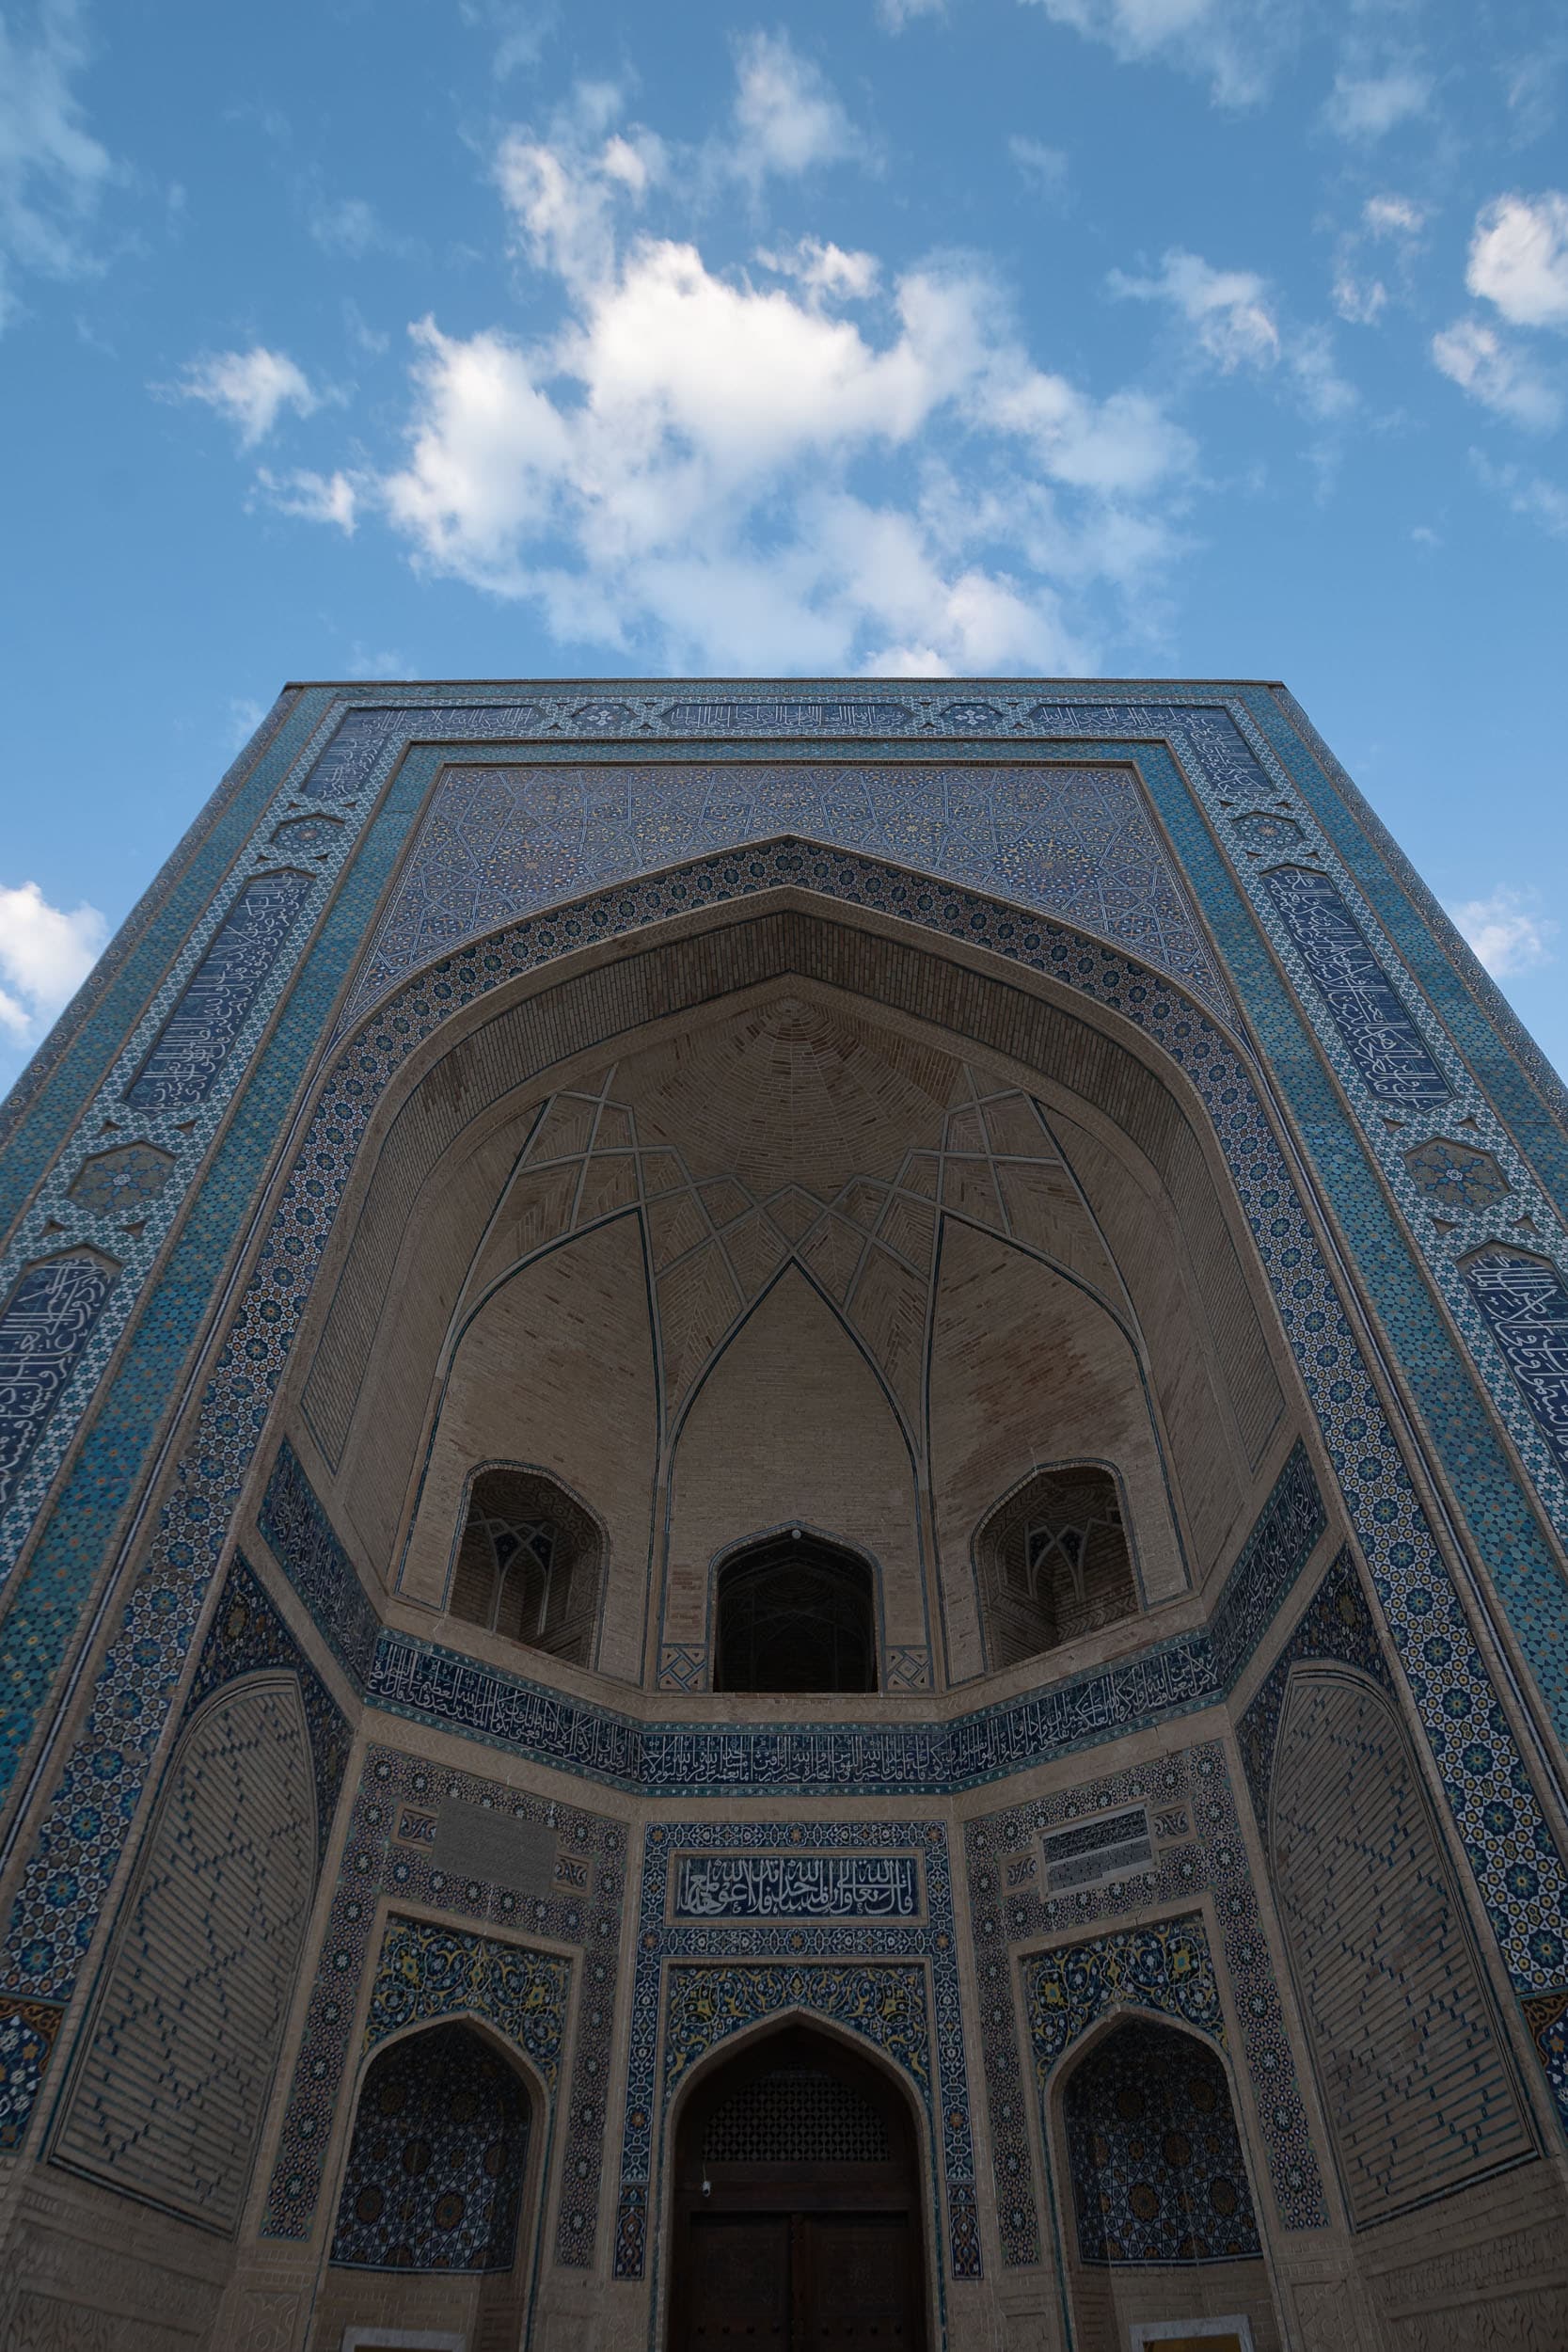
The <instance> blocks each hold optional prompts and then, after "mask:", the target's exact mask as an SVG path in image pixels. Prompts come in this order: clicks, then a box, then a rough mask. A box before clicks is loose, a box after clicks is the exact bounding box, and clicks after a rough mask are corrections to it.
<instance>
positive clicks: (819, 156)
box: [733, 33, 862, 181]
mask: <svg viewBox="0 0 1568 2352" xmlns="http://www.w3.org/2000/svg"><path fill="white" fill-rule="evenodd" d="M736 80H737V84H738V87H737V88H736V98H735V147H734V156H733V165H734V169H735V170H736V173H737V174H738V176H739V177H740V178H742V179H745V180H752V181H760V180H762V179H763V178H764V177H765V176H766V175H767V174H768V172H776V173H779V174H780V175H781V176H783V177H784V178H786V179H794V178H799V176H800V173H801V172H804V171H809V170H811V168H812V167H813V166H814V165H816V164H833V163H842V162H843V161H845V160H846V159H847V157H851V156H854V155H857V154H859V153H860V152H861V151H862V142H861V140H860V138H859V136H858V135H857V133H856V131H855V127H854V125H853V124H852V123H851V121H850V119H849V118H848V116H847V114H846V113H845V111H844V108H843V106H842V105H841V104H840V103H839V101H838V99H837V98H836V97H835V96H834V94H833V92H832V89H831V88H830V87H829V85H828V83H827V81H826V80H825V79H824V77H823V75H822V72H821V71H820V70H819V68H817V67H816V66H815V65H813V64H812V63H811V62H810V60H809V59H808V58H805V57H801V56H798V55H797V53H796V51H795V50H794V48H793V47H792V46H791V44H790V41H789V38H788V36H787V35H786V34H784V33H771V34H770V33H752V34H750V35H749V36H748V37H747V38H746V39H745V40H741V41H739V42H737V43H736Z"/></svg>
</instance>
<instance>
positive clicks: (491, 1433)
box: [377, 1216, 658, 1679]
mask: <svg viewBox="0 0 1568 2352" xmlns="http://www.w3.org/2000/svg"><path fill="white" fill-rule="evenodd" d="M657 1430H658V1402H657V1369H656V1363H655V1357H654V1336H653V1328H652V1324H651V1321H650V1316H649V1306H648V1286H647V1277H646V1268H645V1263H644V1258H643V1250H642V1243H641V1234H640V1232H639V1230H638V1225H637V1221H636V1219H635V1218H634V1217H628V1216H620V1217H616V1218H613V1219H611V1220H610V1222H608V1223H605V1224H600V1225H595V1226H593V1227H591V1228H590V1229H589V1230H588V1231H587V1232H581V1233H578V1234H576V1235H574V1236H572V1237H569V1238H568V1239H567V1240H565V1241H563V1242H561V1243H559V1244H557V1245H555V1246H552V1247H548V1248H545V1249H544V1250H543V1251H542V1253H541V1254H539V1255H538V1256H536V1257H533V1258H531V1259H530V1260H529V1261H528V1263H525V1264H524V1265H523V1266H522V1267H520V1268H519V1269H518V1270H517V1271H516V1272H515V1274H512V1275H510V1276H508V1277H506V1278H505V1279H500V1280H499V1281H498V1282H496V1283H495V1285H494V1286H493V1287H492V1288H490V1289H489V1291H488V1292H487V1293H486V1294H485V1295H483V1297H482V1298H481V1300H480V1303H479V1304H478V1305H477V1306H476V1307H475V1308H474V1309H473V1311H472V1312H471V1314H469V1315H468V1317H467V1320H466V1321H465V1322H464V1323H463V1325H462V1327H461V1329H460V1331H459V1334H458V1337H457V1340H456V1343H455V1344H454V1346H453V1347H452V1349H451V1354H450V1357H449V1360H448V1362H447V1364H446V1365H445V1367H444V1368H443V1370H442V1371H441V1373H440V1374H439V1375H438V1376H437V1378H436V1382H435V1383H434V1384H433V1390H432V1397H431V1404H430V1411H429V1431H428V1435H427V1438H426V1440H425V1447H424V1459H423V1461H422V1463H420V1465H419V1468H420V1478H419V1485H418V1503H417V1510H416V1512H415V1515H414V1517H413V1520H412V1524H411V1527H410V1529H409V1533H408V1537H407V1542H406V1547H405V1549H404V1558H403V1564H402V1572H401V1585H402V1589H403V1590H404V1592H405V1593H406V1594H407V1595H408V1596H409V1597H411V1598H413V1599H416V1600H419V1601H422V1602H423V1603H424V1604H425V1605H426V1606H427V1607H430V1608H436V1609H440V1608H445V1609H447V1610H448V1611H449V1612H450V1613H451V1616H450V1620H449V1623H450V1627H451V1638H452V1639H454V1640H455V1641H457V1642H458V1643H459V1644H462V1645H467V1646H483V1643H482V1641H481V1639H480V1637H481V1635H482V1634H483V1632H484V1630H485V1629H484V1628H483V1626H481V1625H480V1624H479V1622H478V1620H477V1618H476V1617H475V1615H474V1614H472V1613H471V1611H472V1609H473V1607H474V1600H473V1597H472V1596H473V1586H474V1583H475V1582H476V1581H477V1568H478V1565H479V1562H478V1552H479V1544H478V1541H477V1538H476V1539H475V1540H474V1541H473V1542H470V1543H469V1546H468V1570H469V1571H470V1573H469V1574H466V1573H465V1568H464V1544H465V1542H466V1541H467V1536H468V1530H469V1526H470V1522H471V1519H472V1517H473V1510H474V1496H475V1493H476V1489H477V1483H478V1481H479V1479H480V1478H481V1477H486V1478H490V1477H499V1476H503V1475H504V1469H503V1466H504V1465H506V1464H508V1463H511V1464H514V1465H519V1466H521V1467H520V1468H519V1470H518V1471H517V1472H516V1475H519V1476H522V1477H525V1478H526V1477H528V1476H532V1477H534V1478H536V1479H537V1480H539V1481H541V1482H542V1484H541V1486H540V1488H539V1493H538V1495H537V1497H536V1500H537V1501H538V1502H540V1507H541V1510H542V1511H543V1512H544V1515H545V1516H546V1517H548V1518H551V1519H552V1521H553V1523H554V1524H555V1525H557V1526H558V1527H560V1528H561V1530H562V1534H563V1535H564V1537H565V1540H566V1543H567V1548H568V1552H569V1555H570V1557H571V1559H572V1561H573V1563H574V1565H573V1568H572V1573H571V1578H570V1581H569V1583H568V1584H567V1585H566V1586H564V1587H560V1588H558V1592H557V1603H558V1607H564V1609H565V1611H566V1614H565V1615H564V1616H557V1617H556V1618H555V1619H553V1620H552V1619H551V1618H550V1617H549V1615H548V1613H547V1612H546V1622H545V1625H544V1627H543V1629H542V1630H543V1632H544V1634H545V1636H546V1638H545V1639H544V1641H543V1642H539V1641H537V1640H534V1638H533V1636H532V1635H531V1634H528V1633H525V1632H523V1631H522V1630H521V1629H520V1626H519V1627H518V1628H514V1627H513V1626H512V1625H510V1624H503V1625H500V1626H499V1628H498V1629H497V1631H498V1634H499V1638H500V1639H501V1640H503V1641H504V1640H506V1639H507V1638H508V1637H510V1638H511V1639H512V1640H528V1641H531V1643H532V1645H533V1646H535V1647H541V1648H543V1649H545V1650H546V1651H547V1652H550V1653H551V1654H553V1655H554V1656H556V1657H558V1658H561V1659H563V1660H566V1661H571V1662H575V1663H578V1664H581V1665H585V1666H588V1665H596V1666H598V1667H599V1668H600V1670H601V1671H603V1672H606V1673H610V1674H614V1675H617V1676H620V1677H625V1678H626V1679H635V1678H636V1677H637V1676H638V1674H639V1672H640V1670H641V1655H642V1642H643V1634H644V1616H645V1611H646V1585H647V1575H648V1553H649V1543H650V1535H651V1523H652V1521H651V1515H652V1507H653V1495H654V1485H655V1476H656V1470H657ZM386 1469H387V1475H388V1487H389V1489H390V1491H389V1493H388V1497H386V1498H384V1499H383V1502H381V1504H379V1505H378V1506H377V1507H378V1508H379V1509H380V1510H381V1511H382V1513H383V1517H382V1519H381V1522H380V1525H381V1528H382V1537H383V1540H385V1541H388V1542H390V1541H391V1540H392V1534H393V1530H394V1529H395V1525H396V1516H395V1515H396V1507H397V1506H396V1500H395V1489H391V1488H390V1482H391V1472H392V1465H391V1463H390V1462H389V1461H388V1463H387V1465H386ZM408 1476H409V1466H408V1465H407V1463H404V1465H403V1468H402V1470H401V1473H400V1478H399V1484H400V1485H403V1486H406V1485H407V1483H408ZM551 1495H553V1498H554V1500H553V1502H549V1505H548V1509H547V1510H546V1508H545V1504H546V1500H547V1498H548V1497H549V1496H551ZM524 1517H525V1518H526V1517H527V1513H526V1512H525V1514H524ZM525 1606H526V1602H525ZM470 1628H472V1629H473V1630H472V1631H470V1630H469V1629H470ZM503 1654H504V1653H503V1652H501V1651H500V1650H499V1649H498V1650H497V1652H496V1655H497V1656H498V1657H499V1656H501V1655H503ZM514 1662H515V1661H514Z"/></svg>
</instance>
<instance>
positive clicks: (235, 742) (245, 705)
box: [229, 694, 267, 752]
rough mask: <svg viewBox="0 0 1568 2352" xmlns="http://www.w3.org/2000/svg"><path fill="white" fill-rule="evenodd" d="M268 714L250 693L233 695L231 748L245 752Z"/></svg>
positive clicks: (231, 704) (230, 733) (230, 732)
mask: <svg viewBox="0 0 1568 2352" xmlns="http://www.w3.org/2000/svg"><path fill="white" fill-rule="evenodd" d="M266 715H267V714H266V711H265V709H264V708H263V707H262V706H261V704H260V703H259V702H257V701H256V700H255V699H254V697H253V696H251V695H248V694H235V695H234V696H232V697H231V699H230V705H229V748H230V751H231V752H243V751H244V749H245V745H246V744H247V743H248V742H249V740H250V739H251V737H252V736H253V735H254V734H255V732H256V730H257V728H258V727H259V726H260V725H261V722H262V720H263V719H264V718H265V717H266Z"/></svg>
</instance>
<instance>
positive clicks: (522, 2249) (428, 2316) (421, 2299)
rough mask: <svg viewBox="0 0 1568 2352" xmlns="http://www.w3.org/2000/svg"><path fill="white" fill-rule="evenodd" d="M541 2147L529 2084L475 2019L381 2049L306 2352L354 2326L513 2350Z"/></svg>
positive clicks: (519, 2061) (522, 2308)
mask: <svg viewBox="0 0 1568 2352" xmlns="http://www.w3.org/2000/svg"><path fill="white" fill-rule="evenodd" d="M545 2137H546V2134H545V2131H544V2102H543V2097H542V2094H541V2091H540V2088H539V2086H538V2084H537V2082H536V2080H535V2078H534V2077H533V2075H532V2074H531V2070H530V2069H529V2067H528V2065H527V2063H526V2061H525V2060H524V2059H523V2058H521V2056H520V2055H519V2053H517V2052H516V2051H515V2049H514V2048H512V2047H511V2046H510V2045H509V2044H507V2043H506V2042H503V2041H502V2039H501V2038H500V2036H499V2035H498V2034H496V2033H494V2032H493V2031H492V2030H491V2029H490V2028H489V2027H488V2026H486V2025H484V2024H483V2022H482V2021H480V2020H479V2019H477V2018H470V2017H456V2018H450V2019H443V2020H441V2021H439V2022H437V2023H433V2024H428V2025H420V2026H415V2027H413V2028H411V2029H410V2030H408V2031H406V2032H404V2033H402V2034H399V2035H397V2036H395V2037H394V2038H392V2039H390V2040H388V2041H386V2042H382V2043H381V2044H380V2045H379V2047H378V2048H377V2049H376V2050H375V2051H374V2052H373V2053H372V2055H371V2057H370V2058H369V2059H368V2060H367V2062H366V2064H365V2066H364V2068H363V2070H362V2072H361V2074H360V2077H359V2082H358V2087H357V2090H356V2098H355V2104H354V2113H353V2118H352V2122H351V2124H350V2128H349V2132H348V2135H347V2138H346V2143H345V2146H344V2150H343V2156H342V2164H341V2173H340V2177H339V2183H338V2189H337V2196H336V2201H335V2203H334V2206H333V2208H332V2213H333V2219H332V2233H331V2240H330V2245H329V2249H328V2255H327V2265H326V2269H325V2274H324V2276H323V2280H322V2283H321V2287H320V2289H319V2291H318V2294H317V2297H316V2305H315V2311H314V2315H313V2328H312V2337H311V2341H312V2344H320V2345H323V2346H325V2345H327V2344H330V2345H332V2346H337V2345H338V2344H341V2342H342V2341H343V2340H344V2332H345V2330H347V2329H351V2328H355V2327H356V2326H360V2325H373V2326H375V2327H377V2328H401V2329H405V2330H408V2331H410V2332H411V2333H415V2334H417V2333H419V2332H420V2331H421V2330H428V2329H431V2328H442V2329H447V2330H452V2329H461V2330H463V2331H464V2332H465V2333H466V2335H467V2338H468V2339H469V2340H470V2341H490V2340H499V2341H503V2342H504V2341H509V2340H510V2341H515V2337H516V2332H517V2331H518V2330H519V2329H520V2328H521V2326H522V2324H523V2321H524V2319H525V2316H526V2312H527V2309H528V2301H529V2291H530V2286H529V2282H530V2272H531V2259H530V2257H531V2247H532V2241H533V2237H534V2234H535V2221H536V2215H535V2214H534V2212H533V2207H534V2206H535V2204H536V2202H537V2198H536V2194H535V2192H536V2189H537V2185H538V2183H539V2181H540V2179H541V2177H542V2170H543V2158H544V2147H543V2142H544V2140H545Z"/></svg>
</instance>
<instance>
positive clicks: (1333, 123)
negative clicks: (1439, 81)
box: [1323, 62, 1432, 140]
mask: <svg viewBox="0 0 1568 2352" xmlns="http://www.w3.org/2000/svg"><path fill="white" fill-rule="evenodd" d="M1431 103H1432V77H1431V75H1430V74H1428V73H1424V72H1422V71H1421V69H1420V68H1419V67H1418V66H1417V65H1414V64H1412V63H1409V62H1403V63H1400V64H1395V65H1386V66H1384V67H1383V68H1382V69H1381V71H1376V72H1355V71H1354V70H1349V69H1341V71H1340V72H1338V73H1337V74H1336V75H1335V77H1334V88H1333V90H1332V92H1331V93H1330V96H1329V99H1328V103H1327V104H1326V105H1325V106H1324V108H1323V119H1324V120H1325V121H1326V122H1327V124H1328V126H1329V128H1330V130H1332V131H1337V132H1338V135H1339V136H1340V137H1341V138H1343V139H1367V140H1370V139H1381V138H1385V137H1386V135H1387V134H1388V133H1389V132H1390V131H1392V130H1393V129H1394V128H1395V127H1396V125H1397V124H1399V123H1401V122H1408V121H1411V120H1412V119H1414V118H1415V117H1417V116H1418V115H1424V114H1425V113H1426V111H1427V108H1428V107H1429V106H1430V105H1431Z"/></svg>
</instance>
